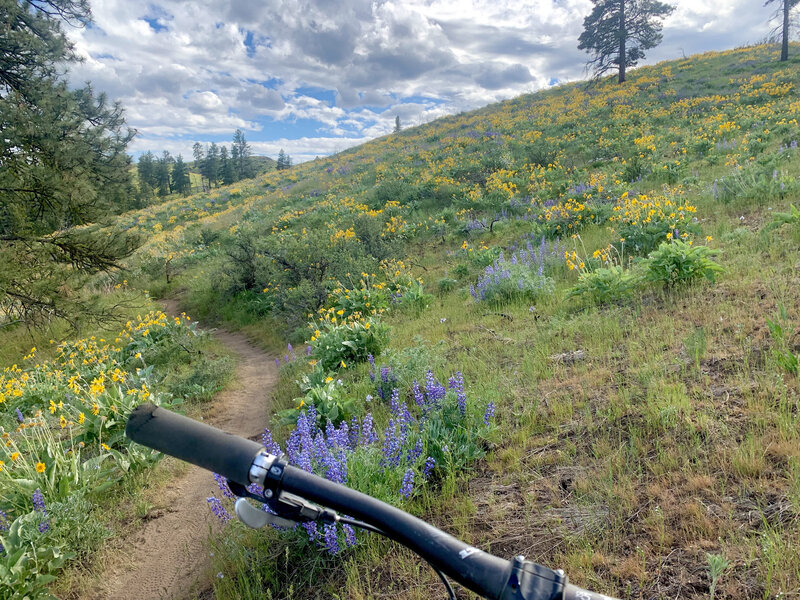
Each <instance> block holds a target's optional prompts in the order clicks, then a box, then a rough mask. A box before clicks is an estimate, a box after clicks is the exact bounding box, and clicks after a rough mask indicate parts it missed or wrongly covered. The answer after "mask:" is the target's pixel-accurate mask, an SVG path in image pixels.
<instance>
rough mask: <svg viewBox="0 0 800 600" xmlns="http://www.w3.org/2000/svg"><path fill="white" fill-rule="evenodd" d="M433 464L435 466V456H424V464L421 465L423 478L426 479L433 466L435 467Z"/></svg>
mask: <svg viewBox="0 0 800 600" xmlns="http://www.w3.org/2000/svg"><path fill="white" fill-rule="evenodd" d="M435 466H436V459H435V458H433V457H432V456H429V457H428V458H426V459H425V464H424V465H422V476H423V477H424V478H425V479H427V478H428V476H429V475H430V474H431V471H433V467H435Z"/></svg>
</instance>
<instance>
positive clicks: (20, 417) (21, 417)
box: [14, 408, 25, 423]
mask: <svg viewBox="0 0 800 600" xmlns="http://www.w3.org/2000/svg"><path fill="white" fill-rule="evenodd" d="M14 410H16V411H17V420H18V421H19V422H20V423H22V422H23V421H24V420H25V415H23V414H22V411H21V410H20V409H18V408H16V409H14Z"/></svg>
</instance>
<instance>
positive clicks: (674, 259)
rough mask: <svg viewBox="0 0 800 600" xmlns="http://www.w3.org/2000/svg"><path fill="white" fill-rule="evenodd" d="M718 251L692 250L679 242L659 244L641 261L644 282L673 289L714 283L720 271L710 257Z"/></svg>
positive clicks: (696, 247)
mask: <svg viewBox="0 0 800 600" xmlns="http://www.w3.org/2000/svg"><path fill="white" fill-rule="evenodd" d="M719 252H720V251H719V250H715V249H711V248H709V247H708V246H694V245H691V244H689V243H687V242H683V241H681V240H673V241H672V242H664V243H662V244H661V245H660V246H659V247H658V248H657V249H656V250H654V251H653V252H651V253H650V256H649V257H648V258H647V260H646V261H645V265H646V271H645V275H644V278H645V280H647V281H650V282H652V283H657V284H662V285H665V286H667V287H675V286H677V285H681V284H688V283H692V282H694V281H696V280H698V279H701V278H705V279H708V280H710V281H714V279H715V277H716V274H717V273H719V272H721V271H722V270H723V269H722V267H721V266H720V265H719V264H717V263H716V262H714V261H713V260H712V258H711V257H713V256H716V255H718V254H719Z"/></svg>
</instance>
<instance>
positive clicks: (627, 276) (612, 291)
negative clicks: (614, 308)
mask: <svg viewBox="0 0 800 600" xmlns="http://www.w3.org/2000/svg"><path fill="white" fill-rule="evenodd" d="M639 281H640V277H639V276H638V275H636V274H634V273H632V272H631V271H630V270H626V269H623V268H622V267H621V266H617V265H615V266H610V267H602V268H599V269H595V270H594V271H586V272H584V273H581V275H580V277H579V278H578V283H577V284H575V285H574V286H573V287H572V288H571V289H570V290H569V291H568V292H567V298H575V297H580V298H586V299H588V300H589V301H590V302H593V303H595V304H606V303H608V302H612V301H615V300H621V299H624V298H629V297H630V296H631V295H632V294H633V292H634V291H635V290H636V287H637V286H638V285H639Z"/></svg>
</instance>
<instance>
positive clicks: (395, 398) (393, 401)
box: [389, 388, 400, 417]
mask: <svg viewBox="0 0 800 600" xmlns="http://www.w3.org/2000/svg"><path fill="white" fill-rule="evenodd" d="M389 410H390V411H391V412H392V415H394V416H395V417H399V416H400V390H398V389H397V388H394V389H393V390H392V397H391V398H390V399H389Z"/></svg>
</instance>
